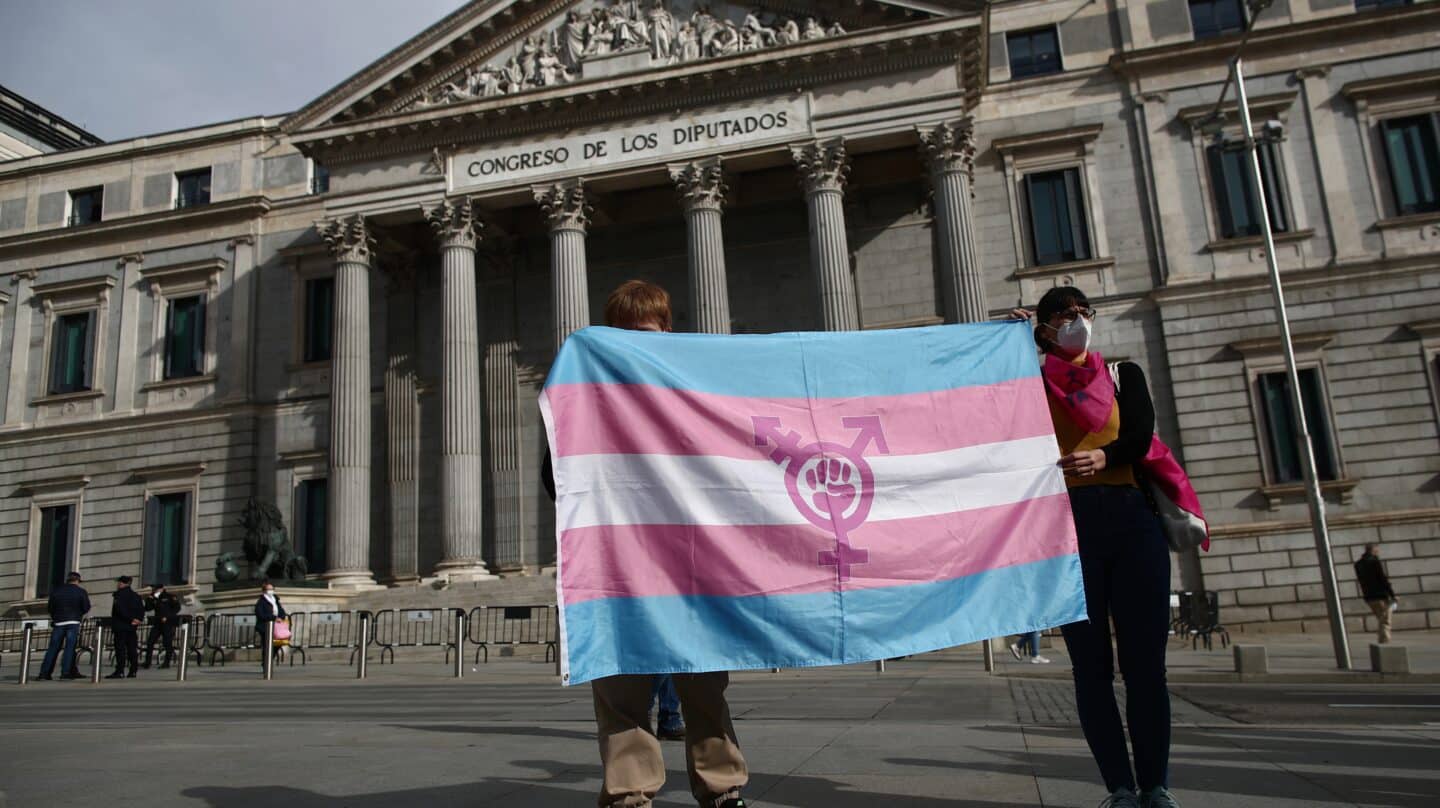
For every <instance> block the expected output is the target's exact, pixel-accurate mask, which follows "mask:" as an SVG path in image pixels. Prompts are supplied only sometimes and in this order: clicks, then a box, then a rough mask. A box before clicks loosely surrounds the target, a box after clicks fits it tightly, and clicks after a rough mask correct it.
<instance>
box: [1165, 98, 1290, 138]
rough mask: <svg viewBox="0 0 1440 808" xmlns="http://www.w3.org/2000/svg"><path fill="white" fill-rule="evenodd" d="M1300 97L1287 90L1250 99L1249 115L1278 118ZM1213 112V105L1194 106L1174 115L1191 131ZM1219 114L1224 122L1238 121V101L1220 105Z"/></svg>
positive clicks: (1261, 118)
mask: <svg viewBox="0 0 1440 808" xmlns="http://www.w3.org/2000/svg"><path fill="white" fill-rule="evenodd" d="M1299 97H1300V93H1299V92H1298V91H1296V90H1287V91H1285V92H1283V93H1271V94H1269V95H1259V96H1255V97H1253V98H1251V99H1250V114H1251V116H1252V117H1255V118H1259V119H1260V120H1264V119H1265V118H1267V117H1271V116H1278V115H1280V114H1282V113H1284V112H1285V111H1287V110H1289V109H1290V107H1291V106H1292V105H1294V103H1295V99H1296V98H1299ZM1214 110H1215V105H1214V104H1196V105H1195V106H1193V107H1185V108H1184V109H1182V110H1180V111H1179V112H1177V113H1175V118H1176V119H1177V120H1179V121H1180V122H1181V123H1184V124H1185V125H1186V126H1188V127H1190V128H1191V129H1195V128H1197V127H1199V126H1200V125H1201V124H1202V123H1204V122H1205V120H1206V119H1207V118H1209V117H1210V113H1211V112H1213V111H1214ZM1220 114H1221V115H1222V116H1224V117H1225V119H1226V120H1231V119H1238V118H1239V116H1240V103H1239V102H1238V101H1227V102H1226V103H1224V104H1221V105H1220Z"/></svg>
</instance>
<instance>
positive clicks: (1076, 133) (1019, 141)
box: [990, 123, 1104, 154]
mask: <svg viewBox="0 0 1440 808" xmlns="http://www.w3.org/2000/svg"><path fill="white" fill-rule="evenodd" d="M1103 128H1104V125H1103V124H1098V123H1097V124H1092V125H1089V126H1074V127H1070V128H1069V129H1053V130H1051V131H1049V132H1035V133H1033V134H1026V135H1014V136H1012V137H1002V138H996V139H995V140H992V141H990V146H991V148H993V149H995V151H997V152H999V153H1001V154H1005V153H1006V152H1019V151H1026V150H1030V149H1049V148H1054V147H1056V146H1064V145H1071V144H1085V143H1090V142H1093V141H1094V140H1095V139H1096V138H1098V137H1100V131H1101V130H1102V129H1103Z"/></svg>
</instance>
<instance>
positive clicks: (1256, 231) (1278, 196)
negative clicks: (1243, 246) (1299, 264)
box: [1206, 142, 1290, 238]
mask: <svg viewBox="0 0 1440 808" xmlns="http://www.w3.org/2000/svg"><path fill="white" fill-rule="evenodd" d="M1206 153H1207V156H1208V158H1209V163H1210V186H1211V190H1212V191H1214V194H1215V207H1216V211H1215V212H1216V214H1217V216H1218V218H1219V221H1220V227H1219V230H1220V238H1245V237H1247V236H1258V235H1260V231H1261V228H1260V198H1259V197H1258V196H1256V195H1255V183H1254V182H1253V181H1252V179H1251V173H1250V154H1249V152H1247V151H1245V150H1244V149H1242V148H1237V147H1236V146H1234V145H1233V144H1228V143H1227V144H1215V145H1213V146H1210V147H1209V148H1208V149H1207V150H1206ZM1259 153H1260V176H1261V179H1262V180H1263V181H1264V183H1265V201H1266V203H1267V204H1268V205H1269V208H1270V227H1271V229H1272V230H1274V231H1275V232H1277V233H1286V232H1289V231H1290V215H1289V214H1290V211H1289V204H1288V202H1287V200H1286V197H1285V182H1284V176H1285V175H1284V173H1283V171H1282V170H1281V167H1280V156H1279V151H1278V148H1277V146H1276V144H1275V143H1272V142H1264V143H1261V144H1259Z"/></svg>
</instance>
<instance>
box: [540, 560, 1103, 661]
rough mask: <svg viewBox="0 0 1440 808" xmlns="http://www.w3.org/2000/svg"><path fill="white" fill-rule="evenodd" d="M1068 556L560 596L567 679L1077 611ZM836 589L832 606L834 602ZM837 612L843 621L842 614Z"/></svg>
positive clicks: (1041, 620)
mask: <svg viewBox="0 0 1440 808" xmlns="http://www.w3.org/2000/svg"><path fill="white" fill-rule="evenodd" d="M1083 589H1084V585H1083V582H1082V579H1081V576H1080V559H1079V556H1077V555H1073V554H1072V555H1065V556H1058V557H1056V558H1051V559H1046V560H1044V561H1036V562H1032V563H1029V564H1021V565H1017V566H1013V567H1003V568H1000V569H994V570H987V571H985V572H980V573H976V574H974V575H969V576H966V577H963V578H955V579H952V580H948V581H939V582H933V583H923V584H913V585H910V586H893V587H885V588H881V589H852V590H846V591H844V592H843V594H842V593H819V594H804V595H756V596H752V597H711V596H699V595H681V596H666V597H645V598H608V599H603V600H590V601H584V602H581V603H576V604H573V605H567V606H566V607H565V637H566V642H567V645H568V648H567V655H568V657H569V659H570V673H569V678H568V679H567V680H566V684H580V683H582V682H587V681H590V680H592V679H598V678H601V677H605V676H614V675H616V674H623V673H671V672H698V671H721V670H746V669H749V670H756V669H766V668H802V667H812V666H816V665H835V664H841V663H849V662H863V661H868V660H873V659H887V658H891V657H898V656H906V655H908V654H919V653H924V652H926V651H934V650H936V649H940V648H949V647H952V646H955V645H963V644H965V643H969V642H974V641H976V640H980V639H985V638H987V637H1003V636H1006V635H1010V634H1020V633H1023V632H1027V631H1034V630H1038V629H1045V628H1051V627H1054V626H1059V625H1064V624H1066V623H1073V622H1077V621H1080V620H1084V619H1086V615H1085V602H1084V599H1083V598H1077V597H1075V593H1077V592H1080V591H1083ZM842 600H843V606H842ZM842 614H843V620H842Z"/></svg>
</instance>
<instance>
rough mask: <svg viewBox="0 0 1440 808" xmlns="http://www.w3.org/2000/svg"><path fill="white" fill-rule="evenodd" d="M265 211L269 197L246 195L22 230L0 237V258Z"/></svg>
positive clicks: (238, 218)
mask: <svg viewBox="0 0 1440 808" xmlns="http://www.w3.org/2000/svg"><path fill="white" fill-rule="evenodd" d="M269 211H270V200H269V198H267V197H264V196H246V197H241V198H239V199H231V200H228V201H225V202H213V203H211V204H209V205H199V206H196V207H193V208H181V209H179V210H162V211H156V212H155V213H145V214H141V215H139V216H126V217H122V218H119V219H111V220H108V221H102V222H100V223H98V224H93V225H88V226H86V227H84V228H80V229H77V228H69V227H57V228H54V229H51V230H41V231H39V232H36V233H23V234H21V235H18V236H10V237H8V238H0V261H4V260H7V259H13V258H21V257H24V256H27V255H33V254H35V253H39V252H58V251H60V250H64V249H73V248H77V247H89V246H95V245H97V244H105V243H107V242H111V241H119V240H122V239H133V238H138V237H140V236H142V235H144V234H146V233H149V232H152V231H156V230H161V231H164V232H166V233H174V232H177V231H180V230H183V229H185V228H187V227H201V226H204V227H214V226H216V225H218V224H222V223H224V222H227V221H242V220H245V219H258V218H260V217H261V216H264V215H265V214H266V213H268V212H269Z"/></svg>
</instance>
